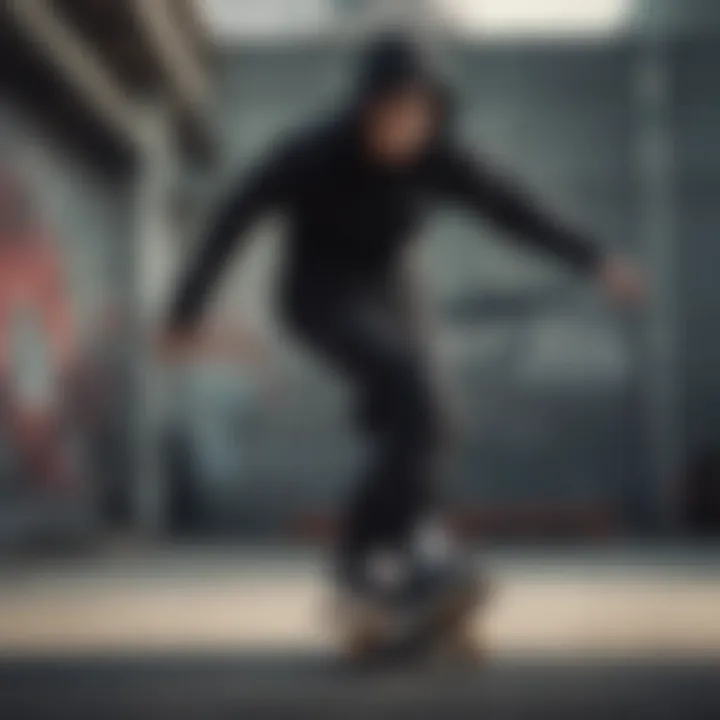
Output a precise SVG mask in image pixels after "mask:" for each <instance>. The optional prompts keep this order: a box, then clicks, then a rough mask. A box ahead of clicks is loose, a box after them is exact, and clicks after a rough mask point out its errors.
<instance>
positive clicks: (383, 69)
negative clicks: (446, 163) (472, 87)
mask: <svg viewBox="0 0 720 720" xmlns="http://www.w3.org/2000/svg"><path fill="white" fill-rule="evenodd" d="M407 88H421V89H424V90H426V91H427V92H428V93H429V94H430V96H431V97H432V98H434V100H435V102H436V103H437V106H438V109H439V112H440V122H439V123H438V135H444V134H445V132H446V130H447V128H448V126H449V125H450V123H451V120H452V115H453V110H454V107H453V106H454V103H453V97H452V93H451V90H450V86H449V84H448V83H447V82H446V81H445V80H444V79H443V78H442V76H441V73H440V69H439V68H438V67H437V64H436V62H435V61H434V58H433V57H432V55H431V53H430V52H429V51H428V49H427V48H426V47H424V46H423V45H422V44H421V43H420V42H419V41H417V40H415V39H414V38H411V37H409V36H407V35H402V34H396V33H392V34H386V35H382V36H380V37H379V38H377V39H375V40H374V41H372V42H371V43H370V44H369V45H368V46H367V47H366V48H365V50H364V51H363V53H362V55H361V59H360V63H359V67H358V71H357V76H356V80H355V95H354V100H353V104H352V114H354V115H355V118H356V119H358V118H359V117H360V115H361V114H362V112H363V110H364V109H365V108H367V107H368V106H369V105H371V104H372V103H374V102H377V101H380V100H382V99H383V98H387V97H389V96H392V95H393V94H395V93H398V92H401V91H403V90H405V89H407Z"/></svg>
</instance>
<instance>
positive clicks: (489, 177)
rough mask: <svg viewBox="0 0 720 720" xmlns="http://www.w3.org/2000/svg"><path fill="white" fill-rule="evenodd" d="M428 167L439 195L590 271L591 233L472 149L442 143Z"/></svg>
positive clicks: (594, 261) (595, 254)
mask: <svg viewBox="0 0 720 720" xmlns="http://www.w3.org/2000/svg"><path fill="white" fill-rule="evenodd" d="M428 170H429V180H430V185H431V186H432V187H433V189H434V190H436V191H437V192H438V193H439V194H440V195H441V196H443V197H445V198H447V199H448V200H452V201H458V202H460V203H462V204H463V205H466V206H468V207H469V208H471V209H472V210H473V211H475V212H476V213H477V214H478V215H481V216H483V217H486V218H488V219H489V220H490V221H492V222H494V223H495V224H496V225H498V226H500V227H502V228H504V229H506V230H508V231H509V232H510V233H512V234H513V235H514V236H515V237H516V238H517V239H518V240H519V241H521V242H524V243H526V244H527V245H531V246H535V247H537V248H540V249H541V250H546V251H548V252H550V253H552V254H553V255H555V256H556V257H558V258H560V259H561V260H563V261H565V262H567V263H569V264H570V265H571V266H573V267H575V268H577V269H579V270H582V271H592V270H593V269H594V268H596V267H597V265H598V264H599V262H600V260H601V251H600V249H599V248H598V247H597V245H595V243H594V242H593V241H592V240H591V239H590V238H588V237H585V236H584V235H583V234H581V233H579V232H577V231H576V230H574V229H572V228H570V227H568V226H566V225H565V224H564V223H562V222H561V221H560V220H558V219H557V218H556V217H554V216H553V215H552V214H550V213H549V212H547V211H546V210H544V209H543V208H541V207H540V206H539V205H538V204H537V202H536V201H535V200H534V199H533V198H532V197H530V196H529V195H528V194H527V193H526V192H525V191H523V190H522V189H520V188H519V187H518V186H516V185H515V184H513V183H511V182H509V181H508V180H507V179H506V178H503V177H501V176H500V175H499V174H497V173H496V172H494V171H493V170H491V169H489V168H488V167H487V166H486V165H485V163H484V162H482V161H479V160H476V159H474V158H472V156H471V155H470V154H468V153H463V152H461V151H459V150H457V149H448V148H444V149H442V150H440V151H438V152H437V153H436V154H434V155H433V157H432V160H431V162H430V163H429V168H428Z"/></svg>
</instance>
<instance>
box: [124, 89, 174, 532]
mask: <svg viewBox="0 0 720 720" xmlns="http://www.w3.org/2000/svg"><path fill="white" fill-rule="evenodd" d="M141 117H142V121H141V134H142V152H141V153H140V160H139V162H138V167H137V174H136V178H137V179H136V188H135V191H136V193H135V213H136V232H135V238H134V240H135V241H134V244H133V256H134V263H133V276H134V277H133V282H134V288H133V291H132V295H133V298H134V302H135V319H136V324H135V327H136V338H137V347H136V353H135V357H134V378H135V388H136V393H137V394H136V402H135V417H134V424H133V440H134V442H133V448H134V453H135V468H136V472H135V477H134V481H135V483H136V484H135V492H134V498H135V503H134V504H135V517H136V520H137V524H138V526H139V527H141V528H142V529H145V530H146V531H149V532H161V531H162V529H163V525H164V519H165V492H164V482H163V473H162V471H161V466H160V463H159V460H160V455H159V439H160V437H159V431H160V420H161V416H160V411H161V396H162V387H161V380H162V375H161V374H160V373H159V372H158V370H157V368H156V366H155V362H154V338H155V337H156V334H157V331H158V329H159V328H158V325H159V323H160V321H161V318H162V314H163V312H164V308H165V302H166V295H167V292H168V288H169V284H170V282H171V280H172V277H173V273H174V265H175V262H176V259H175V254H176V249H177V243H176V239H175V238H174V237H173V236H172V228H171V226H170V220H171V218H170V199H171V192H172V189H173V182H174V180H175V178H176V175H177V168H176V166H175V164H174V161H175V159H176V154H175V147H174V143H173V140H174V136H173V133H172V130H171V122H170V116H169V111H168V109H167V108H166V107H165V106H163V105H162V104H160V103H155V104H153V105H148V106H146V107H145V108H144V109H143V111H142V113H141Z"/></svg>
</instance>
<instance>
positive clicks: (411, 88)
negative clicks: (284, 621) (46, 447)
mask: <svg viewBox="0 0 720 720" xmlns="http://www.w3.org/2000/svg"><path fill="white" fill-rule="evenodd" d="M449 115H450V96H449V93H448V91H447V88H446V87H445V86H444V85H443V84H442V83H441V82H439V80H438V79H437V78H436V76H435V74H434V73H433V70H432V68H431V67H430V64H429V62H428V59H427V57H426V56H425V55H424V54H423V52H422V48H420V47H418V45H417V44H415V43H414V42H413V41H412V40H411V39H408V38H406V37H402V36H385V37H383V38H381V39H379V40H376V41H375V42H373V43H371V45H370V47H369V49H368V50H367V51H366V55H365V58H364V61H363V62H362V64H361V66H360V74H359V79H358V87H357V93H356V95H355V99H354V101H353V102H352V103H350V106H349V107H348V109H347V111H346V112H343V113H341V114H340V115H337V116H335V117H334V118H333V119H332V120H330V121H326V122H324V123H322V124H320V125H318V126H315V127H312V128H306V129H304V130H303V131H301V132H299V133H298V134H297V135H296V136H294V137H292V138H290V139H287V140H286V141H284V142H283V143H281V144H280V145H279V146H278V147H276V148H275V150H274V151H273V152H272V154H271V155H270V156H269V157H266V158H265V159H264V160H263V161H262V162H260V163H259V164H258V165H257V166H256V167H255V168H254V170H252V171H251V172H250V173H249V174H248V175H247V176H246V177H244V178H243V179H242V180H241V181H240V182H238V183H237V185H235V186H233V187H232V188H231V190H230V193H229V196H228V198H227V199H226V201H225V202H224V204H222V206H221V208H220V210H219V212H218V214H217V216H216V219H215V222H214V224H213V225H212V228H211V230H210V232H209V234H208V235H207V237H206V238H205V239H204V242H202V243H201V246H200V251H199V255H198V257H197V258H196V259H195V261H194V262H193V263H192V264H191V265H190V267H189V270H188V272H187V274H186V275H185V277H184V279H183V280H182V282H181V285H180V287H179V289H178V292H177V295H176V297H175V299H174V302H173V305H172V312H171V318H170V324H171V326H172V330H173V331H174V332H176V333H183V332H187V330H188V329H189V328H192V327H193V326H194V324H195V323H196V321H197V319H198V315H199V313H200V310H201V307H202V304H203V301H204V300H205V299H206V297H207V296H208V293H209V292H210V290H211V289H212V288H213V287H214V285H215V283H216V280H217V278H218V275H219V274H220V271H221V270H222V269H223V267H224V266H225V265H226V263H227V259H228V257H229V256H230V253H231V252H232V251H234V250H236V249H237V248H238V246H239V244H240V242H241V239H242V237H243V235H244V234H245V231H246V230H247V229H248V227H249V225H250V224H251V223H252V222H253V221H255V220H256V219H257V218H258V216H260V215H262V214H265V213H267V212H269V211H279V212H281V213H282V214H283V215H284V217H285V218H286V220H287V223H288V225H289V243H288V256H287V258H286V262H285V265H284V271H283V274H282V282H281V291H280V295H279V298H280V309H281V313H282V316H283V317H284V319H285V321H286V323H287V326H288V327H289V328H290V330H291V331H292V332H293V333H294V334H295V335H296V336H297V337H299V338H300V339H301V340H302V341H303V342H304V343H306V344H307V345H309V346H310V348H312V349H313V350H315V351H316V352H317V353H318V354H319V355H320V356H321V357H322V358H324V359H325V360H326V361H328V362H329V363H330V364H331V365H332V366H333V367H334V368H335V369H338V370H339V371H340V372H341V373H342V374H343V375H344V376H345V377H346V378H347V379H348V380H349V381H350V382H351V383H352V384H353V385H354V387H355V388H356V389H357V391H358V393H359V396H360V400H361V410H362V412H361V418H362V421H363V425H364V429H365V430H366V432H368V433H370V434H371V437H372V440H373V448H374V456H373V461H372V463H371V466H370V468H369V470H368V472H367V474H366V476H365V477H364V479H363V480H362V481H361V482H360V483H359V485H358V487H357V490H356V492H355V495H354V496H353V497H352V499H351V502H350V503H349V507H348V508H347V513H346V517H345V523H344V529H343V533H342V537H341V540H340V551H339V555H340V558H341V567H342V569H343V572H344V573H347V575H348V576H349V577H352V578H355V579H357V578H358V577H359V578H360V584H361V585H362V584H363V582H366V578H364V576H363V572H364V571H363V570H362V568H363V567H364V564H363V563H364V561H365V559H366V558H367V557H368V555H369V554H370V553H371V552H373V551H374V550H376V549H380V548H394V549H396V550H397V551H398V552H400V551H403V552H404V551H405V549H406V548H407V546H408V544H409V542H410V539H411V538H412V537H413V533H414V531H415V529H416V528H417V526H418V524H419V523H420V521H421V520H422V519H423V518H425V517H426V516H428V515H430V514H431V513H432V511H433V509H434V508H435V507H436V506H437V492H436V487H435V478H433V472H432V470H433V466H434V464H435V463H434V462H433V461H434V459H435V458H436V455H437V453H438V450H439V444H440V438H441V436H442V428H441V427H440V420H439V419H440V417H441V416H442V414H441V413H440V412H439V408H438V405H437V396H436V393H435V392H434V390H433V387H432V384H431V383H430V381H429V377H428V371H427V363H426V360H425V356H424V352H423V351H424V347H423V343H422V340H421V338H420V336H419V334H418V332H417V329H416V326H415V325H414V324H413V322H412V321H411V320H410V319H409V315H408V312H407V303H406V297H405V294H404V286H403V280H402V277H401V275H402V271H401V266H402V258H403V256H404V254H405V252H406V249H407V246H408V244H409V243H411V242H412V239H413V237H414V236H415V235H416V234H417V232H416V231H417V230H418V227H419V226H420V224H421V222H422V220H423V218H424V216H425V215H426V213H427V211H429V210H431V209H432V208H434V207H436V206H437V205H441V204H447V203H455V204H458V205H461V206H464V207H466V208H468V209H469V210H470V211H472V212H474V213H477V214H478V215H480V216H482V217H484V218H488V219H489V220H491V221H494V222H495V223H496V224H498V225H500V226H501V227H502V228H504V229H506V230H508V231H509V232H510V233H511V234H512V235H513V236H514V237H515V238H517V239H518V240H520V241H521V242H524V243H526V244H527V245H532V246H535V247H537V248H540V249H543V250H546V251H548V252H549V253H551V254H552V255H554V256H556V257H557V258H559V259H560V260H562V261H564V262H566V263H568V264H570V265H571V266H572V267H573V268H576V269H577V270H579V271H582V272H584V273H588V274H595V275H597V276H599V277H600V278H601V279H602V280H603V281H604V284H605V286H606V288H607V289H608V290H609V291H610V292H611V293H612V294H614V295H617V296H619V297H630V296H631V295H632V294H633V293H635V292H636V291H637V289H638V278H637V277H636V276H635V273H634V271H633V270H632V269H631V268H630V266H629V265H626V264H624V263H623V262H622V261H621V260H619V259H608V258H606V257H605V256H604V254H602V253H601V252H600V250H599V249H598V247H597V246H596V245H595V244H594V243H593V242H591V241H590V240H589V239H587V238H585V237H584V236H583V235H581V234H579V233H577V232H575V231H574V230H572V229H570V228H568V227H566V226H565V225H564V224H562V223H561V222H559V221H558V220H556V219H555V218H554V217H552V216H551V215H550V214H548V213H546V212H544V211H543V210H542V209H540V208H539V207H538V206H537V205H536V204H535V203H534V202H533V200H532V199H531V198H530V197H528V196H527V195H526V194H525V193H523V192H522V191H520V190H519V189H518V188H517V187H515V185H514V184H511V183H510V182H508V181H507V180H506V179H503V178H501V177H500V176H499V175H498V174H497V173H496V172H495V171H494V170H493V169H491V168H490V166H489V165H488V164H487V163H486V162H484V161H483V160H481V159H479V158H475V157H474V156H473V154H472V153H471V152H469V151H468V150H466V149H465V148H462V147H461V146H460V145H459V144H458V143H457V142H456V141H455V138H454V137H453V134H452V132H451V124H450V117H449ZM366 584H367V583H366Z"/></svg>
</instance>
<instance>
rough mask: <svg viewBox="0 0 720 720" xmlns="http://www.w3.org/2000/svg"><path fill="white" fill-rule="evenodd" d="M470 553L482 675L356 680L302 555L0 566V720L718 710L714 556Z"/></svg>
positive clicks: (607, 551)
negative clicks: (487, 585) (482, 583)
mask: <svg viewBox="0 0 720 720" xmlns="http://www.w3.org/2000/svg"><path fill="white" fill-rule="evenodd" d="M478 562H479V563H481V564H483V565H484V566H485V567H486V568H487V569H488V571H489V572H490V574H491V575H492V577H493V578H494V580H495V584H496V588H497V589H496V594H495V599H494V602H493V603H492V605H491V606H490V608H489V610H488V612H487V615H486V617H478V618H477V622H476V627H475V632H476V633H477V635H478V637H483V638H485V640H486V644H487V646H488V649H489V657H488V661H487V663H486V664H485V665H484V666H481V667H480V666H478V667H472V668H459V667H451V666H450V665H446V666H429V665H422V666H417V667H405V668H393V669H386V670H384V671H378V670H374V671H367V672H364V673H358V672H357V671H352V670H351V669H350V668H349V667H348V666H347V665H346V664H343V663H342V662H341V661H340V659H339V656H338V653H337V648H336V647H335V644H334V639H333V636H332V632H331V624H330V623H329V622H328V618H327V597H326V595H327V593H326V590H325V585H324V583H323V573H322V563H321V561H320V558H319V556H318V555H317V554H314V553H310V552H300V551H279V550H268V549H256V550H247V549H246V550H238V549H236V548H232V547H229V546H228V547H166V548H153V549H152V550H150V549H141V548H138V549H136V550H135V551H132V552H128V551H124V552H119V553H118V552H116V553H110V554H108V553H103V554H98V555H95V556H93V557H85V558H78V559H74V560H68V559H65V560H58V559H55V560H52V561H51V560H46V561H44V562H39V561H37V560H36V561H33V562H30V561H23V562H18V561H12V562H10V561H7V562H5V563H4V565H2V567H0V578H1V580H0V658H2V659H1V660H0V717H9V718H12V717H16V716H17V717H23V718H24V717H66V716H67V717H70V716H72V717H73V718H77V717H80V716H82V717H84V716H85V715H84V714H83V713H85V712H87V713H88V716H90V715H91V716H93V717H103V718H105V717H115V716H118V717H128V716H134V717H135V716H143V717H144V716H145V715H147V716H148V717H153V718H158V717H214V716H216V713H219V714H220V715H221V716H222V717H231V716H232V717H240V716H242V717H251V718H254V717H256V716H257V713H274V714H272V717H327V716H333V717H334V716H335V715H337V716H338V717H370V716H372V717H374V716H375V715H380V716H382V713H390V714H391V715H390V716H392V717H395V716H398V717H406V716H407V717H418V716H420V717H425V716H427V717H443V716H445V715H444V714H443V712H441V710H443V709H450V708H452V710H453V717H454V716H458V715H460V716H462V715H463V714H464V713H465V712H467V716H468V717H469V716H470V714H471V713H472V716H473V717H477V716H478V715H477V714H478V712H479V711H481V710H483V709H484V712H483V717H525V716H528V717H534V716H535V713H536V712H537V713H540V712H541V711H542V713H543V714H542V716H543V717H545V716H546V715H545V714H544V713H545V712H549V713H552V714H553V716H555V715H557V714H560V716H562V717H596V716H597V717H608V716H609V715H610V714H611V713H614V714H616V715H617V713H622V712H627V713H629V714H628V717H643V716H644V715H643V714H642V713H645V712H648V713H650V712H652V716H653V717H678V718H683V719H685V718H690V717H720V619H719V618H720V616H719V615H718V610H719V609H720V548H714V547H705V548H697V547H696V548H679V547H664V548H661V547H655V548H639V547H634V548H627V547H615V548H578V549H575V550H571V549H567V548H564V549H561V548H558V549H547V548H546V549H542V550H537V549H528V548H524V549H521V548H518V549H511V550H508V549H504V550H503V549H491V550H488V551H487V552H485V553H483V554H482V555H480V556H478ZM3 707H5V709H6V710H12V712H13V713H21V714H9V713H8V714H6V713H4V712H2V710H3ZM433 709H434V712H431V711H432V710H433ZM708 712H709V713H710V714H707V713H708ZM113 713H115V714H113ZM407 713H409V714H407ZM418 713H420V714H419V715H418ZM422 713H425V714H422ZM538 716H540V715H538Z"/></svg>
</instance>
